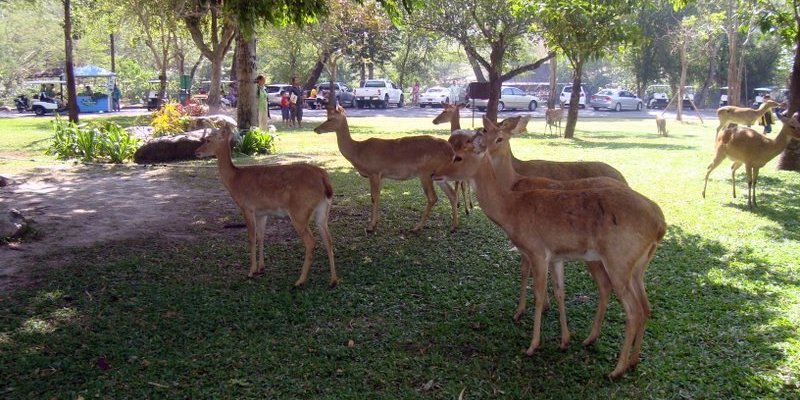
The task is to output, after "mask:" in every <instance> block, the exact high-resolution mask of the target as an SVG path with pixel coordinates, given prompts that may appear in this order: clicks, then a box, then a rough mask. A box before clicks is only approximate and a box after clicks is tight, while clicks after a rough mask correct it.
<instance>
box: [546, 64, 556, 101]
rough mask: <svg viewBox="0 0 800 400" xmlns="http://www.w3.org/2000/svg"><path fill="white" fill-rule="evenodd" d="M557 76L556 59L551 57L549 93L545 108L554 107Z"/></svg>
mask: <svg viewBox="0 0 800 400" xmlns="http://www.w3.org/2000/svg"><path fill="white" fill-rule="evenodd" d="M557 74H558V58H557V56H553V58H551V59H550V93H549V94H548V95H547V108H549V109H553V108H555V107H556V98H557V96H556V93H557V89H556V84H557V82H556V75H557Z"/></svg>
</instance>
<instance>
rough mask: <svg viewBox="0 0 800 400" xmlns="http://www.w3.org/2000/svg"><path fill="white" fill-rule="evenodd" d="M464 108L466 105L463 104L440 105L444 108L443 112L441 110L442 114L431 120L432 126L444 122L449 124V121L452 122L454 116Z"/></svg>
mask: <svg viewBox="0 0 800 400" xmlns="http://www.w3.org/2000/svg"><path fill="white" fill-rule="evenodd" d="M466 106H467V105H466V104H465V103H461V104H447V103H442V107H443V108H444V110H442V112H441V113H440V114H439V115H437V116H436V118H434V119H433V124H434V125H439V124H442V123H445V122H450V120H452V119H453V117H455V115H456V114H458V112H459V111H460V110H461V109H463V108H464V107H466Z"/></svg>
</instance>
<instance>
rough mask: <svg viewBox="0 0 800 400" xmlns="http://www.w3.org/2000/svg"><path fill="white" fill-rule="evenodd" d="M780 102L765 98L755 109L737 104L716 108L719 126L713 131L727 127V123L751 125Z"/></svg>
mask: <svg viewBox="0 0 800 400" xmlns="http://www.w3.org/2000/svg"><path fill="white" fill-rule="evenodd" d="M779 105H780V103H778V102H776V101H775V100H767V101H765V102H763V103H761V106H760V107H758V108H757V109H755V110H754V109H752V108H748V107H737V106H724V107H720V108H718V109H717V117H719V126H717V129H716V130H715V131H714V132H715V133H716V132H719V131H720V129H724V128H727V127H728V124H739V125H747V126H751V125H753V124H754V123H755V122H756V121H757V120H758V119H759V118H761V117H762V116H764V114H766V113H768V112H770V110H772V109H773V108H775V107H777V106H779Z"/></svg>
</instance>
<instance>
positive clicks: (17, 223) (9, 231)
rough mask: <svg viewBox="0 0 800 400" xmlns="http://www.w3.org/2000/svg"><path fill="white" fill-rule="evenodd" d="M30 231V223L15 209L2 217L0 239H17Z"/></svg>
mask: <svg viewBox="0 0 800 400" xmlns="http://www.w3.org/2000/svg"><path fill="white" fill-rule="evenodd" d="M27 230H28V221H26V220H25V218H24V217H23V216H22V213H20V212H19V211H17V210H15V209H13V208H12V209H10V210H7V211H5V212H4V213H2V214H1V215H0V239H16V238H19V237H21V236H22V235H23V234H24V233H25V232H26V231H27Z"/></svg>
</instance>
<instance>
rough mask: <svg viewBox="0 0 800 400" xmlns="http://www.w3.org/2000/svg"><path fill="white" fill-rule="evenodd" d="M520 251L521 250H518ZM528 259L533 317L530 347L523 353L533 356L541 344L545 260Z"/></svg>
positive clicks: (545, 282) (545, 275) (545, 286)
mask: <svg viewBox="0 0 800 400" xmlns="http://www.w3.org/2000/svg"><path fill="white" fill-rule="evenodd" d="M520 251H522V249H520ZM529 257H530V262H531V263H530V265H531V268H530V270H531V272H532V274H533V293H534V294H533V297H534V301H535V302H534V304H535V305H534V310H535V311H534V317H533V335H532V338H531V345H530V347H528V350H527V351H525V354H527V355H529V356H530V355H533V352H534V351H536V349H537V348H539V344H541V334H542V332H541V330H542V311H544V298H545V296H547V260H545V259H543V257H538V258H534V257H531V255H530V254H529Z"/></svg>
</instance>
